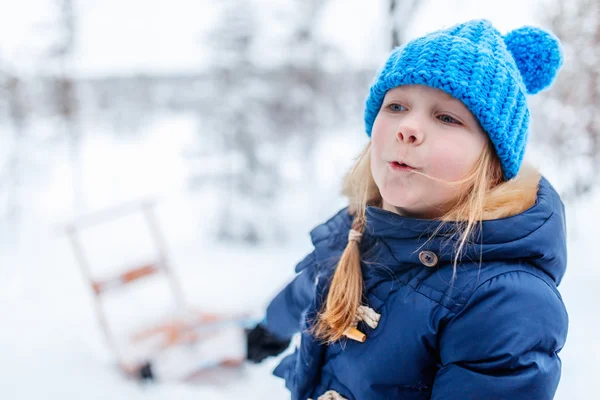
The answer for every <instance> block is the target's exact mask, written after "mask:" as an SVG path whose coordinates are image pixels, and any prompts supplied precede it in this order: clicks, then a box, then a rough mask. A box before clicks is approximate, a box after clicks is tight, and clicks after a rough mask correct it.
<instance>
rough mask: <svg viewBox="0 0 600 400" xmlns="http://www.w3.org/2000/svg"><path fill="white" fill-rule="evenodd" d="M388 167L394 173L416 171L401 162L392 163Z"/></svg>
mask: <svg viewBox="0 0 600 400" xmlns="http://www.w3.org/2000/svg"><path fill="white" fill-rule="evenodd" d="M388 165H389V166H390V168H391V169H392V170H393V171H413V170H415V169H416V168H415V167H412V166H410V165H408V164H406V163H403V162H399V161H390V162H389V163H388Z"/></svg>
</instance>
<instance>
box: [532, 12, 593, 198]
mask: <svg viewBox="0 0 600 400" xmlns="http://www.w3.org/2000/svg"><path fill="white" fill-rule="evenodd" d="M543 15H544V22H545V23H546V24H547V25H548V26H549V28H550V29H551V30H552V31H553V32H554V33H555V34H556V35H557V36H558V37H559V38H560V39H561V42H562V46H563V50H564V55H565V63H564V66H563V68H562V70H561V71H560V73H559V76H558V78H557V81H556V82H555V85H554V86H553V88H552V90H551V91H548V92H547V93H544V94H542V95H541V96H540V98H539V99H538V101H537V102H536V103H535V109H534V111H535V112H538V113H539V114H541V115H543V118H536V120H535V123H536V125H535V126H534V132H535V135H534V136H533V140H534V141H535V142H536V143H537V144H538V146H542V147H544V148H547V149H549V151H551V152H552V153H553V154H555V155H556V157H555V158H556V160H557V161H558V162H559V163H560V171H563V172H564V177H563V178H564V179H561V181H564V182H563V184H562V185H561V187H562V189H563V193H562V194H563V195H564V196H565V198H566V199H567V200H569V199H573V198H577V197H580V196H582V195H584V194H587V193H589V192H590V191H592V190H593V189H594V188H596V187H598V184H599V183H600V175H598V172H597V171H598V168H599V167H600V114H599V113H598V110H600V52H599V51H598V49H599V48H600V2H598V1H597V0H573V1H570V2H564V1H559V0H553V1H552V3H551V4H547V5H546V6H545V8H544V13H543Z"/></svg>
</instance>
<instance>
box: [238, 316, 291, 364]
mask: <svg viewBox="0 0 600 400" xmlns="http://www.w3.org/2000/svg"><path fill="white" fill-rule="evenodd" d="M289 344H290V339H281V338H278V337H276V336H274V335H273V334H272V333H270V332H269V331H268V330H267V329H265V328H264V327H263V326H262V325H261V324H257V325H256V326H255V327H254V328H252V329H251V330H248V331H246V349H247V358H248V360H249V361H252V362H254V363H259V362H261V361H262V360H264V359H265V358H267V357H269V356H276V355H278V354H280V353H281V352H282V351H284V350H285V349H287V348H288V346H289Z"/></svg>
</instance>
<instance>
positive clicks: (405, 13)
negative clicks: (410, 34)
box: [388, 0, 425, 49]
mask: <svg viewBox="0 0 600 400" xmlns="http://www.w3.org/2000/svg"><path fill="white" fill-rule="evenodd" d="M388 1H389V16H390V26H391V29H390V30H391V41H390V43H391V48H392V49H394V48H396V47H398V46H400V45H402V44H403V43H404V42H405V41H406V37H405V31H406V25H407V24H408V22H409V21H410V20H411V19H413V18H414V16H415V14H416V13H417V11H418V9H419V7H420V6H421V5H422V4H423V3H424V2H425V0H421V1H419V0H388Z"/></svg>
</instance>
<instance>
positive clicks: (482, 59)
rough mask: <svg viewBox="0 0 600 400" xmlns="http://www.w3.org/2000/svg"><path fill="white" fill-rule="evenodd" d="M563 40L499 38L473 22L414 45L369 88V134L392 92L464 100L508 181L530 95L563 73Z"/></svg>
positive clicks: (531, 34)
mask: <svg viewBox="0 0 600 400" xmlns="http://www.w3.org/2000/svg"><path fill="white" fill-rule="evenodd" d="M562 61H563V60H562V52H561V49H560V44H559V41H558V39H557V38H556V37H555V36H554V35H552V34H551V33H549V32H546V31H544V30H542V29H539V28H535V27H522V28H519V29H516V30H514V31H512V32H509V33H508V34H507V35H506V36H502V35H501V34H500V33H499V32H498V31H497V30H496V28H494V27H493V26H492V24H491V23H490V22H489V21H487V20H474V21H469V22H466V23H463V24H460V25H456V26H453V27H451V28H448V29H444V30H440V31H437V32H433V33H430V34H428V35H426V36H423V37H420V38H417V39H415V40H413V41H411V42H409V43H407V44H406V45H404V46H401V47H397V48H396V49H394V50H393V51H392V53H391V54H390V56H389V58H388V60H387V62H386V63H385V66H384V67H383V68H382V69H381V70H380V71H379V72H378V74H377V76H376V78H375V80H374V82H373V84H372V85H371V88H370V91H369V96H368V98H367V101H366V107H365V128H366V131H367V135H369V137H370V136H371V130H372V128H373V122H374V121H375V117H377V113H378V112H379V109H380V108H381V104H382V103H383V98H384V97H385V94H386V92H387V91H388V90H390V89H392V88H394V87H396V86H401V85H408V84H421V85H427V86H430V87H433V88H437V89H441V90H443V91H444V92H446V93H448V94H450V95H452V96H453V97H455V98H457V99H459V100H461V101H462V102H463V103H464V104H465V105H466V106H467V108H468V109H469V110H471V112H472V113H473V115H475V117H476V118H477V119H478V120H479V122H480V124H481V126H482V127H483V129H484V130H485V131H486V132H487V134H488V135H489V137H490V139H491V141H492V142H493V144H494V147H495V149H496V153H497V154H498V157H499V158H500V161H501V163H502V170H503V172H504V178H505V179H506V180H508V179H512V178H513V177H515V176H516V175H517V173H518V172H519V168H520V166H521V162H522V161H523V155H524V153H525V144H526V143H527V136H528V126H529V109H528V108H527V100H526V95H527V94H535V93H538V92H539V91H540V90H543V89H545V88H547V87H548V86H550V85H551V84H552V82H553V81H554V78H555V77H556V74H557V72H558V70H559V68H560V67H561V65H562Z"/></svg>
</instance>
